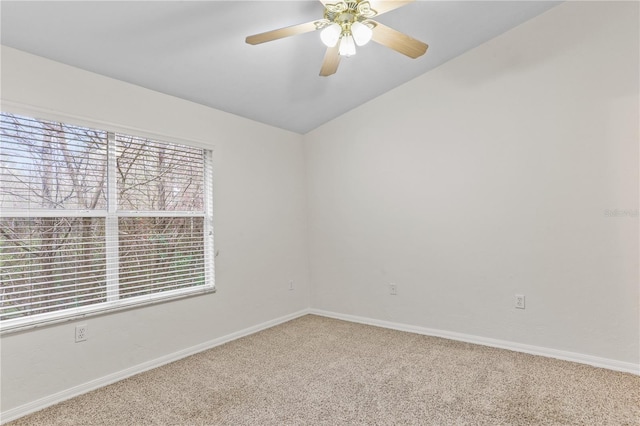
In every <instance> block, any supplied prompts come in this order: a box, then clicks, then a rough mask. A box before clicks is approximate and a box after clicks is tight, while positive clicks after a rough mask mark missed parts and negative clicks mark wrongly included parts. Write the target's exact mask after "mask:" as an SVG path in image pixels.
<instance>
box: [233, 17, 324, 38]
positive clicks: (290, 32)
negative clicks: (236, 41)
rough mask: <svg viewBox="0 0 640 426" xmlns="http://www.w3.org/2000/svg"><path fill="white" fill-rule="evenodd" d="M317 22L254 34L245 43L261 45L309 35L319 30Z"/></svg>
mask: <svg viewBox="0 0 640 426" xmlns="http://www.w3.org/2000/svg"><path fill="white" fill-rule="evenodd" d="M316 22H318V21H311V22H307V23H304V24H298V25H292V26H290V27H285V28H280V29H278V30H273V31H267V32H266V33H260V34H254V35H251V36H249V37H247V39H246V40H245V41H246V42H247V43H249V44H260V43H265V42H267V41H272V40H278V39H280V38H285V37H290V36H294V35H298V34H303V33H308V32H311V31H315V30H317V29H318V26H317V25H316Z"/></svg>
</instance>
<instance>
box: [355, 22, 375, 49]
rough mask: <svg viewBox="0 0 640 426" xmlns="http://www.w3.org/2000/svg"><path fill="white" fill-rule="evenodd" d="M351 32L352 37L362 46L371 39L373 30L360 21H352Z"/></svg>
mask: <svg viewBox="0 0 640 426" xmlns="http://www.w3.org/2000/svg"><path fill="white" fill-rule="evenodd" d="M351 34H353V39H354V40H355V42H356V44H357V45H358V46H364V45H365V44H367V43H369V40H371V36H373V31H372V30H371V28H369V27H367V26H366V25H365V24H363V23H361V22H354V23H353V24H351Z"/></svg>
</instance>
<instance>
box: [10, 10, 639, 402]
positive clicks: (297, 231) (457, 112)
mask: <svg viewBox="0 0 640 426" xmlns="http://www.w3.org/2000/svg"><path fill="white" fill-rule="evenodd" d="M432 48H435V47H434V46H432ZM1 54H2V56H1V59H2V81H1V90H2V92H1V97H2V100H3V101H11V102H14V103H15V102H17V103H23V104H27V105H31V106H34V107H39V108H43V109H47V110H51V111H55V112H59V113H63V114H68V115H72V116H78V117H85V118H88V119H95V120H99V121H106V122H110V123H114V124H117V125H120V126H126V127H133V128H138V129H141V130H144V131H149V132H154V133H161V134H166V135H168V136H175V137H181V138H189V139H192V140H194V141H196V142H197V143H199V144H203V145H211V146H214V148H215V157H214V158H215V159H214V162H215V164H214V165H215V172H214V178H215V184H214V201H215V209H214V214H215V230H216V238H215V241H216V248H217V249H219V250H220V256H219V257H218V258H217V260H216V281H217V287H218V292H217V293H216V294H213V295H208V296H202V297H195V298H190V299H186V300H182V301H178V302H172V303H166V304H162V305H155V306H151V307H146V308H141V309H134V310H130V311H126V312H122V313H117V314H111V315H104V316H99V317H92V318H90V319H89V320H87V321H83V322H86V323H87V324H88V326H89V340H88V341H87V342H85V343H81V344H75V343H73V335H74V333H73V328H74V325H75V323H68V324H63V325H56V326H51V327H46V328H41V329H36V330H32V331H27V332H22V333H13V334H8V335H4V336H2V338H1V340H0V343H1V346H2V347H1V358H2V360H1V361H2V363H1V367H2V372H1V374H2V389H1V391H2V401H1V403H2V411H3V412H6V411H7V410H12V409H14V410H15V409H16V407H17V408H20V407H21V406H25V405H29V404H30V403H33V402H34V401H36V402H37V400H38V399H40V398H47V397H49V396H51V395H55V394H56V393H57V392H64V391H65V390H68V389H70V388H73V387H74V386H78V385H80V386H82V385H83V384H86V383H88V382H90V381H91V380H94V379H99V378H101V377H104V376H108V375H110V374H113V373H115V372H119V371H123V370H126V369H128V368H130V367H132V366H136V365H139V364H142V363H145V362H147V361H149V360H153V359H156V358H160V357H163V356H166V355H167V354H172V353H175V352H179V351H181V350H184V349H185V348H189V347H192V346H196V345H199V344H202V343H204V342H209V341H211V340H214V339H217V338H220V337H223V336H227V335H229V334H232V333H234V332H237V331H239V330H242V329H245V328H247V327H251V326H253V325H256V324H260V323H263V322H265V321H270V320H273V319H276V318H280V317H282V316H285V315H287V314H291V313H294V312H297V311H299V310H302V309H305V308H307V307H308V306H309V305H310V303H311V306H312V307H314V308H318V309H323V310H327V311H332V312H336V313H342V314H351V315H358V316H361V317H367V318H372V319H378V320H387V321H393V322H398V323H404V324H411V325H415V326H422V327H429V328H433V329H440V330H446V331H452V332H458V333H466V334H469V335H474V336H484V337H488V338H494V339H502V340H506V341H511V342H520V343H526V344H530V345H537V346H540V347H548V348H555V349H558V350H565V351H573V352H577V353H581V354H589V355H593V356H598V357H604V358H609V359H612V360H619V361H624V362H629V363H638V362H639V361H640V360H639V357H638V353H639V345H638V335H639V334H640V330H639V328H638V322H639V308H638V303H639V299H640V295H639V291H638V272H639V271H638V240H637V236H638V218H637V217H635V218H632V217H617V218H614V217H606V216H605V210H613V209H624V210H631V211H634V210H636V209H638V113H639V111H638V4H637V3H624V4H612V3H595V2H586V3H574V2H570V3H566V4H563V5H561V6H558V7H556V8H554V9H552V10H551V11H549V12H547V13H545V14H543V15H541V16H540V17H538V18H536V19H534V20H532V21H530V22H528V23H525V24H524V25H522V26H520V27H518V28H515V29H514V30H512V31H510V32H508V33H506V34H504V35H503V36H501V37H499V38H497V39H494V40H492V41H490V42H489V43H487V44H485V45H482V46H480V47H478V48H477V49H475V50H473V51H471V52H469V53H467V54H464V55H462V56H461V57H459V58H457V59H455V60H453V61H450V62H449V63H447V64H445V65H443V66H441V67H440V68H438V69H436V70H433V71H431V72H429V73H427V74H425V75H424V76H422V77H420V78H418V79H416V80H414V81H412V82H410V83H408V84H406V85H404V86H402V87H400V88H398V89H396V90H394V91H392V92H390V93H388V94H386V95H384V96H381V97H380V98H377V99H375V100H373V101H372V102H370V103H368V104H366V105H364V106H362V107H360V108H358V109H356V110H354V111H352V112H350V113H348V114H346V115H345V116H343V117H341V118H339V119H337V120H334V121H333V122H330V123H328V124H326V125H325V126H322V127H321V128H319V129H317V130H316V131H314V132H311V133H309V134H307V135H305V136H304V137H301V136H300V135H296V134H293V133H288V132H285V131H282V130H278V129H275V128H271V127H268V126H264V125H261V124H258V123H255V122H252V121H249V120H245V119H242V118H239V117H235V116H232V115H229V114H225V113H222V112H220V111H215V110H212V109H209V108H206V107H203V106H199V105H195V104H193V103H189V102H186V101H183V100H179V99H176V98H172V97H169V96H166V95H162V94H159V93H155V92H151V91H148V90H145V89H142V88H139V87H136V86H132V85H128V84H125V83H122V82H118V81H115V80H112V79H108V78H105V77H101V76H98V75H95V74H91V73H88V72H84V71H81V70H78V69H74V68H71V67H67V66H64V65H61V64H58V63H54V62H51V61H48V60H46V59H43V58H38V57H35V56H31V55H28V54H24V53H22V52H18V51H15V50H13V49H9V48H2V52H1ZM301 141H304V147H303V146H302V145H301V143H300V142H301ZM305 162H306V169H305ZM305 173H306V174H307V177H306V179H307V183H306V184H305ZM305 194H307V195H306V199H305ZM305 203H306V205H305ZM307 209H308V216H307ZM636 211H637V210H636ZM307 218H308V225H309V231H308V233H307ZM307 236H308V239H309V241H307ZM307 243H309V247H310V249H309V251H307ZM307 253H309V258H310V259H311V274H312V278H313V291H312V299H311V302H310V301H309V286H310V280H309V277H308V275H309V271H308V268H307V264H308V259H307ZM289 279H294V280H295V281H296V290H295V291H293V292H289V291H287V290H286V288H287V281H288V280H289ZM389 282H395V283H397V284H398V289H399V294H398V295H397V296H390V295H388V293H387V284H388V283H389ZM515 293H522V294H525V295H526V296H527V309H526V310H524V311H523V310H515V309H514V308H513V296H514V294H515Z"/></svg>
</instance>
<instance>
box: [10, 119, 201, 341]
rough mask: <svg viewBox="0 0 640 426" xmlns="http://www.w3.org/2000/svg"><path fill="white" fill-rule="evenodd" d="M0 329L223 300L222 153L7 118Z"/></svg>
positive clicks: (31, 120) (97, 131)
mask: <svg viewBox="0 0 640 426" xmlns="http://www.w3.org/2000/svg"><path fill="white" fill-rule="evenodd" d="M0 142H1V143H0V266H1V268H0V279H1V283H0V303H1V305H0V325H1V326H2V330H3V331H4V330H11V329H16V328H23V327H24V326H31V325H34V324H38V323H44V322H51V321H59V320H61V319H67V318H70V317H76V316H81V315H87V314H89V313H95V312H102V311H105V310H113V309H119V308H123V307H129V306H131V305H136V304H142V303H150V302H155V301H160V300H165V299H167V298H175V297H182V296H186V295H191V294H196V293H202V292H207V291H212V290H213V256H212V253H213V229H212V218H211V210H212V208H211V206H212V200H211V198H212V195H211V151H208V150H203V149H199V148H193V147H190V146H185V145H178V144H173V143H164V142H159V141H156V140H149V139H145V138H140V137H136V136H130V135H125V134H120V133H114V132H108V131H103V130H96V129H90V128H85V127H79V126H73V125H69V124H64V123H59V122H53V121H46V120H39V119H34V118H27V117H23V116H18V115H14V114H7V113H2V114H1V115H0Z"/></svg>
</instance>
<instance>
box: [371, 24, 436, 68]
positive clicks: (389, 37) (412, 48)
mask: <svg viewBox="0 0 640 426" xmlns="http://www.w3.org/2000/svg"><path fill="white" fill-rule="evenodd" d="M374 23H375V25H376V26H375V27H374V28H373V37H372V38H371V39H372V40H373V41H375V42H376V43H379V44H381V45H383V46H387V47H388V48H391V49H393V50H395V51H396V52H400V53H402V54H403V55H407V56H408V57H410V58H414V59H415V58H417V57H419V56H422V55H424V53H425V52H426V51H427V48H428V47H429V46H428V45H427V44H426V43H423V42H421V41H420V40H416V39H415V38H413V37H409V36H408V35H406V34H404V33H401V32H400V31H396V30H394V29H393V28H390V27H387V26H386V25H383V24H381V23H379V22H375V21H374Z"/></svg>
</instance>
